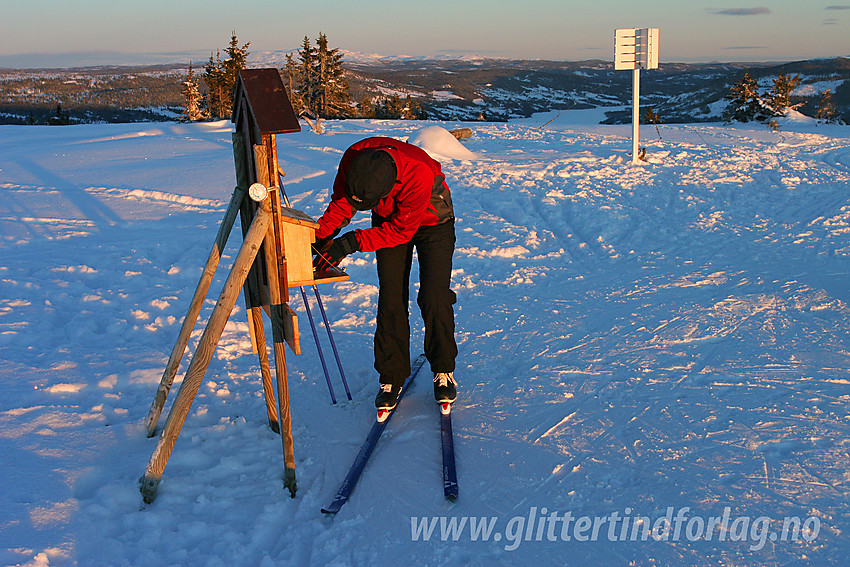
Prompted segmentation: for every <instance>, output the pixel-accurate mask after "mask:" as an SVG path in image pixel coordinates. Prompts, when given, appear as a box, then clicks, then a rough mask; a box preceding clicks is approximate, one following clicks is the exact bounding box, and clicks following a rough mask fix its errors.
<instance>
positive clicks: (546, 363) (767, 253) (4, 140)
mask: <svg viewBox="0 0 850 567" xmlns="http://www.w3.org/2000/svg"><path fill="white" fill-rule="evenodd" d="M548 118H549V117H548V116H547V117H539V116H538V117H535V118H534V119H530V120H524V121H517V122H512V123H507V124H487V123H483V124H474V125H470V124H463V125H462V126H464V127H470V128H472V129H473V132H474V135H473V137H472V138H470V139H469V140H466V141H465V142H464V145H465V147H467V148H468V149H469V150H471V151H472V152H473V154H474V155H475V159H472V160H469V161H465V160H445V161H444V162H443V165H444V173H446V176H447V179H448V182H449V185H450V187H451V188H452V194H453V199H454V203H455V208H456V213H457V216H458V221H457V235H458V242H457V251H456V254H455V265H454V274H453V277H454V280H453V286H454V289H455V290H456V292H457V294H458V304H457V306H456V317H457V337H458V342H459V348H460V356H459V358H458V368H457V371H456V376H457V378H458V381H459V384H460V388H459V400H458V402H457V404H456V406H455V410H454V432H455V447H456V451H457V464H458V477H459V484H460V498H459V499H458V500H457V502H455V503H447V502H445V501H444V499H443V495H442V490H441V488H440V487H441V471H440V464H439V463H440V442H439V421H438V411H437V408H436V406H435V404H434V403H433V401H432V399H431V398H430V395H431V394H430V384H429V380H428V373H427V372H425V371H423V372H422V373H421V374H422V375H421V376H420V377H419V378H418V379H417V383H415V384H414V385H413V388H412V390H411V392H410V393H409V394H408V395H407V396H406V397H405V400H404V401H403V403H402V404H401V405H400V406H399V409H398V414H399V415H397V416H396V417H395V419H394V420H393V421H392V422H391V424H390V426H389V427H388V428H387V431H386V432H385V434H384V438H382V440H381V442H380V444H379V446H378V448H377V450H376V452H375V454H374V455H373V457H372V460H371V461H370V463H369V465H368V466H367V468H366V471H365V473H364V475H363V477H362V479H361V480H360V483H359V485H358V486H357V488H356V489H355V491H354V493H353V494H352V497H351V500H350V501H349V502H348V503H347V504H346V506H345V507H344V508H343V509H342V511H341V512H340V513H339V514H338V515H337V516H335V517H332V518H331V517H324V516H322V515H321V514H320V513H319V509H320V508H321V507H322V506H323V505H324V504H327V503H328V502H330V500H331V499H332V497H333V494H334V493H335V492H336V489H337V487H338V485H339V483H340V481H341V480H342V479H343V477H344V476H345V473H346V471H347V468H348V466H349V465H350V463H351V460H352V459H353V458H354V455H355V453H356V451H357V448H358V447H359V446H360V443H361V442H362V440H363V438H364V437H365V435H366V433H367V432H368V429H369V427H370V425H371V422H372V420H373V419H374V408H373V405H372V399H373V396H374V393H375V391H376V385H377V380H376V376H375V373H374V371H373V370H372V353H371V348H372V333H373V327H374V311H375V307H376V304H377V281H376V280H377V278H376V275H375V268H374V255H373V254H360V255H356V256H354V257H352V258H349V259H347V260H346V261H345V263H344V266H346V269H347V270H348V272H349V273H350V274H351V277H352V280H351V281H350V282H345V283H341V284H336V285H334V286H322V288H321V291H322V292H323V298H324V302H325V307H326V309H327V311H328V314H329V316H330V318H331V319H332V321H333V322H334V330H335V335H334V336H335V339H336V341H337V345H338V347H339V348H340V351H341V352H342V353H343V364H344V366H345V370H346V375H347V377H348V381H349V384H350V386H351V391H352V395H353V398H354V400H353V401H352V402H348V401H344V402H341V403H339V404H338V405H337V406H332V405H331V404H330V401H329V397H328V393H327V389H326V386H325V380H324V376H323V373H322V370H321V366H320V363H319V360H318V356H317V355H316V351H315V346H314V342H313V337H312V335H311V334H310V333H309V331H308V330H307V326H308V325H307V324H306V323H304V322H303V318H304V317H306V314H305V313H304V309H303V305H302V303H301V298H300V296H299V295H298V294H293V296H292V301H291V305H292V306H293V307H294V308H295V309H296V310H297V311H298V312H299V314H300V315H301V317H302V325H301V338H302V348H303V351H304V354H302V355H301V356H300V357H295V356H292V355H291V354H290V355H289V356H288V362H289V380H290V392H291V400H292V413H293V424H294V439H295V455H296V461H297V463H296V470H297V474H298V484H299V490H298V494H297V497H296V498H295V499H290V498H289V495H288V492H287V491H285V490H284V488H283V483H282V481H281V477H282V456H281V445H280V440H279V437H278V436H276V435H274V434H273V433H272V432H271V431H270V430H269V428H268V426H267V420H266V417H265V409H264V402H263V397H262V386H261V382H260V376H259V368H258V364H257V359H256V355H254V354H252V352H251V345H250V340H249V337H248V326H247V320H246V314H245V310H244V307H243V306H240V305H239V304H237V307H236V308H235V309H234V313H233V314H232V316H231V319H230V321H229V322H228V325H227V327H226V329H225V331H224V334H223V336H222V339H221V341H220V343H219V346H218V349H217V350H216V355H215V357H214V358H213V361H212V363H211V365H210V368H209V370H208V372H207V374H206V376H205V378H204V381H203V383H202V385H201V388H200V390H199V393H198V395H197V397H196V399H195V402H194V405H193V407H192V411H191V413H190V415H189V417H188V419H187V421H186V424H185V426H184V427H183V430H182V433H181V435H180V439H179V441H178V443H177V445H176V447H175V450H174V452H173V454H172V456H171V459H170V461H169V463H168V467H167V468H166V470H165V475H164V477H163V481H162V484H161V485H160V488H159V493H158V497H157V499H156V501H155V502H154V503H153V504H151V505H147V506H143V505H142V501H141V496H140V494H139V492H138V488H137V486H136V480H137V479H138V478H139V477H140V476H141V474H142V473H143V472H144V468H145V465H146V464H147V461H148V459H149V458H150V455H151V453H152V451H153V448H154V444H155V442H156V440H155V439H148V438H146V436H145V434H144V427H143V420H144V418H145V416H146V415H147V412H148V408H149V406H150V402H151V401H152V400H153V396H154V394H155V391H156V387H157V384H158V383H159V379H160V377H161V374H162V370H163V368H164V366H165V363H166V360H167V357H168V354H169V353H170V350H171V347H172V346H173V343H174V340H175V339H176V336H177V332H178V330H179V326H180V322H181V320H182V317H183V316H184V315H185V311H186V309H187V308H188V305H189V301H190V299H191V296H192V293H193V291H194V289H195V285H196V284H197V281H198V278H199V277H200V275H201V268H202V266H203V264H204V262H205V260H206V257H207V254H208V252H209V249H210V246H211V245H212V243H213V240H214V238H215V233H216V230H217V225H218V222H219V221H220V218H221V216H222V214H223V211H224V208H225V204H226V203H227V201H228V200H229V197H230V194H231V192H232V189H233V184H234V176H233V171H232V169H233V166H232V153H231V148H230V131H231V129H230V124H229V123H227V122H215V123H207V124H194V125H176V124H155V125H150V124H146V125H139V124H135V125H130V124H126V125H108V126H106V125H92V126H74V127H16V126H3V127H0V195H2V196H3V203H4V204H3V205H0V352H2V357H0V380H2V385H3V388H4V395H3V397H2V399H0V447H2V454H3V455H4V459H3V462H2V465H0V466H2V473H3V477H4V480H5V483H4V489H3V491H2V493H0V509H2V510H3V515H2V520H0V564H4V565H5V564H9V565H17V564H21V565H48V564H49V565H86V566H89V565H142V564H149V565H262V566H271V565H334V566H343V565H372V564H382V565H410V564H423V565H436V564H441V565H482V566H484V565H488V566H489V565H528V564H540V565H614V564H616V565H627V564H636V565H700V566H702V565H706V566H708V565H712V566H713V565H724V566H735V565H744V564H746V565H790V564H800V565H803V564H806V565H808V564H811V565H833V564H834V565H842V564H843V562H844V557H846V555H847V553H848V552H850V544H848V539H847V537H846V534H847V531H848V530H850V509H848V504H847V502H848V496H850V473H848V472H847V463H848V459H850V441H848V433H849V432H850V410H848V404H850V393H849V392H848V384H850V372H848V371H850V343H848V334H847V328H848V327H850V308H848V302H850V286H848V283H847V282H848V272H849V271H850V270H848V268H850V135H848V134H850V132H848V129H847V128H846V127H843V128H842V127H824V126H818V127H815V126H814V125H808V124H793V123H789V124H787V125H785V126H784V127H783V130H781V131H780V132H778V133H777V132H772V131H770V130H768V129H766V128H764V127H763V126H738V127H725V126H722V125H716V124H715V125H675V126H666V125H665V126H661V128H660V130H659V131H658V133H660V136H661V138H660V139H659V136H658V135H657V134H658V133H657V132H656V130H655V128H651V129H650V128H644V129H643V130H642V142H643V143H644V144H645V145H647V147H648V153H647V159H648V163H646V164H643V165H640V166H635V165H632V164H631V163H630V158H629V156H628V155H627V153H626V152H627V150H628V148H629V147H630V140H629V136H630V127H627V126H593V125H571V124H570V122H569V113H564V116H563V117H562V118H559V119H557V120H555V121H553V122H551V123H548V124H547V125H546V126H545V127H542V128H541V127H540V125H541V124H544V123H546V121H547V119H548ZM326 124H327V126H326V128H327V134H325V135H323V136H317V135H314V134H312V133H311V132H302V133H301V134H297V135H280V136H278V151H279V158H280V161H281V165H282V167H283V169H284V170H285V171H286V172H287V175H286V180H287V181H286V190H287V192H288V195H289V197H290V200H291V202H292V204H293V206H294V207H296V208H300V209H302V210H304V211H306V212H307V213H308V214H311V215H312V216H314V217H317V216H319V215H320V214H321V212H322V210H323V205H324V203H326V201H327V198H328V188H329V187H330V185H331V183H332V181H333V176H334V174H335V171H336V163H337V161H338V159H339V157H340V155H341V152H342V151H343V150H344V149H345V148H346V147H348V146H349V145H350V144H351V143H353V142H355V141H356V140H358V139H360V138H362V137H365V136H368V135H389V136H395V137H399V138H402V139H407V138H408V137H411V136H414V135H415V134H416V132H417V130H418V128H419V127H421V126H422V124H419V123H412V122H398V121H382V120H374V121H364V120H351V121H343V122H334V121H328V122H327V123H326ZM439 125H441V126H445V127H446V128H451V127H456V126H459V125H455V124H439ZM361 217H362V218H361ZM367 225H368V218H366V217H365V216H363V215H361V216H360V217H357V218H356V220H355V223H353V224H352V226H353V227H365V226H367ZM238 234H239V231H238V229H237V230H234V231H233V234H232V236H231V240H230V243H229V244H228V247H227V248H226V249H225V251H224V253H223V259H222V267H221V268H220V269H219V273H218V274H217V276H216V280H215V281H214V283H213V286H212V288H211V291H210V294H209V296H208V298H207V301H206V304H205V308H204V310H203V311H202V313H201V318H202V320H204V319H205V318H206V317H208V316H209V314H210V312H211V310H212V307H213V305H214V301H215V299H216V297H217V294H218V290H219V289H220V287H221V284H222V282H223V278H224V275H225V274H226V272H227V269H226V268H227V267H228V266H229V264H230V262H232V259H233V257H235V254H236V250H237V246H238V243H239V240H240V239H239V237H238ZM415 271H416V268H415V267H414V272H415ZM412 279H414V280H415V279H416V276H415V274H414V276H413V278H412ZM310 295H312V294H310ZM412 299H413V297H412ZM240 303H241V302H240ZM315 307H316V306H315V303H313V304H312V308H313V313H314V316H317V311H318V310H317V309H316V308H315ZM411 313H412V318H411V323H412V328H413V338H412V347H411V350H412V354H414V355H415V354H416V353H417V352H419V351H420V350H421V342H422V330H421V320H420V319H419V317H418V313H417V308H416V305H415V301H412V309H411ZM201 331H202V326H201V325H198V326H197V328H196V330H195V332H194V334H193V338H192V340H191V341H190V347H189V352H188V353H187V354H186V356H184V359H183V365H182V367H181V371H180V372H179V373H178V383H177V384H175V388H174V389H172V394H171V396H170V397H169V402H170V401H172V399H173V397H174V395H175V392H176V386H178V385H179V380H180V379H181V377H182V375H183V372H184V371H185V367H186V365H187V364H188V361H189V360H190V357H191V354H192V352H193V351H194V347H195V344H196V343H197V340H198V338H199V337H200V334H201ZM320 334H323V331H321V330H320ZM267 335H269V336H270V333H269V332H268V331H267ZM322 340H323V344H324V348H325V354H326V356H329V355H330V348H329V345H327V344H326V337H324V336H323V337H322ZM329 368H330V371H331V375H332V379H333V380H334V384H335V387H336V392H337V397H338V398H340V399H344V393H343V392H342V386H341V383H340V382H339V378H338V374H337V373H336V369H335V368H334V365H333V363H332V362H331V361H329ZM169 407H170V406H169V405H167V406H166V411H165V412H164V414H163V416H162V418H161V423H160V425H161V424H162V422H164V419H165V417H166V415H167V411H168V409H169ZM532 507H535V508H536V509H541V508H544V507H545V508H547V509H548V510H549V511H559V512H560V513H564V512H566V511H571V512H572V514H573V515H574V516H582V515H589V516H604V515H608V514H610V513H611V512H614V511H619V512H620V513H621V514H623V513H624V510H632V511H633V513H634V515H644V516H649V517H651V518H653V519H654V518H656V517H660V516H663V515H664V513H665V511H666V509H667V508H668V507H674V508H677V509H680V508H683V507H690V509H691V512H690V514H691V516H694V515H698V516H704V517H708V516H719V515H720V514H721V513H722V511H723V509H724V507H730V508H731V510H732V516H733V518H734V517H736V516H750V517H752V518H756V517H758V516H767V517H770V518H772V519H773V522H772V524H771V526H772V527H773V528H774V529H778V528H780V527H781V525H779V523H780V521H781V519H782V518H783V517H785V516H798V517H801V518H806V517H810V516H815V517H817V518H818V519H819V520H820V522H821V530H820V533H819V535H818V537H817V538H816V539H815V540H814V541H811V542H806V541H798V542H782V541H776V542H773V541H768V542H766V545H764V547H763V548H761V549H758V550H754V549H752V548H751V547H750V546H751V544H752V542H751V541H743V542H736V541H728V540H727V541H718V540H717V538H716V537H715V539H713V540H712V541H705V540H698V541H687V540H685V539H684V538H682V539H681V540H679V541H667V542H664V541H662V542H656V541H652V540H650V541H636V542H635V541H622V542H620V541H614V542H611V541H608V540H607V539H601V540H600V541H595V542H576V541H571V542H563V541H558V542H550V541H547V540H546V539H545V538H544V539H543V540H542V541H534V540H533V538H532V541H523V542H522V544H521V545H519V547H518V548H517V549H516V550H514V551H508V550H506V540H505V539H503V540H502V541H500V542H497V541H486V542H484V541H470V538H469V535H468V533H465V534H463V536H462V537H461V538H460V539H459V540H457V541H451V540H449V541H440V538H439V537H438V535H435V536H433V537H432V538H431V540H430V541H412V540H411V539H412V538H411V532H410V529H411V524H410V518H411V517H417V518H418V517H426V516H448V517H455V518H458V519H459V518H461V517H498V518H499V521H498V524H497V531H501V532H502V533H504V530H505V525H506V524H507V523H508V521H509V520H510V519H511V518H513V517H515V516H526V517H527V516H528V514H529V510H530V509H531V508H532ZM437 532H439V527H438V528H437ZM603 533H604V530H603ZM154 542H155V543H154Z"/></svg>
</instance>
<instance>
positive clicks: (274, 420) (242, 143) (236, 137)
mask: <svg viewBox="0 0 850 567" xmlns="http://www.w3.org/2000/svg"><path fill="white" fill-rule="evenodd" d="M246 112H247V109H243V113H246ZM232 139H233V161H234V163H235V166H236V179H237V181H238V183H239V185H240V186H241V187H246V188H247V187H249V186H250V185H251V180H252V179H255V178H256V172H255V170H256V168H255V166H254V164H253V160H250V159H248V156H249V154H248V148H249V147H250V145H248V146H246V139H245V136H244V135H243V134H242V133H241V132H234V133H233V136H232ZM252 207H253V203H252V201H250V200H248V199H244V200H243V203H242V208H241V209H240V214H241V220H242V232H243V237H244V234H246V233H247V231H248V226H249V225H250V223H251V217H252V215H253V209H252ZM259 270H260V266H259V265H258V263H256V262H255V263H254V265H253V266H252V267H251V272H250V273H249V274H248V278H247V280H246V282H245V286H244V293H245V309H246V311H247V312H248V330H249V332H250V333H251V348H252V350H253V351H254V352H255V353H257V357H258V358H259V361H260V376H261V377H262V382H263V397H264V399H265V402H266V415H268V418H269V427H270V428H271V430H272V431H274V432H275V433H280V424H279V422H278V415H277V409H276V407H275V400H274V387H273V386H272V379H271V368H270V367H269V353H268V348H267V347H266V333H265V331H264V330H263V312H262V300H261V289H262V286H261V285H260V273H259Z"/></svg>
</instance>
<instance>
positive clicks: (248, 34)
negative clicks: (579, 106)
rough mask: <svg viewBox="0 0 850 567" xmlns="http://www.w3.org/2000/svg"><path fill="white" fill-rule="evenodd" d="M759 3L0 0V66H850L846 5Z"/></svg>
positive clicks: (833, 1) (786, 0)
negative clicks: (296, 52)
mask: <svg viewBox="0 0 850 567" xmlns="http://www.w3.org/2000/svg"><path fill="white" fill-rule="evenodd" d="M757 1H758V2H760V4H758V3H741V2H742V0H725V3H724V2H723V0H721V1H720V3H718V2H714V1H709V2H705V1H699V0H698V1H690V2H683V1H682V0H644V1H643V2H627V1H625V0H598V1H594V2H574V1H563V0H560V1H559V0H524V1H523V2H516V1H515V0H510V1H508V0H460V1H450V0H432V1H431V2H428V3H425V2H409V1H406V0H395V1H393V2H389V1H386V0H361V1H359V2H356V3H354V2H346V3H343V2H339V0H312V1H311V3H310V4H306V3H303V2H298V3H296V2H291V1H289V0H284V1H281V0H245V1H243V2H242V3H241V4H240V5H239V6H234V5H233V4H234V3H233V2H232V1H230V0H228V1H224V0H204V1H201V0H181V1H180V2H174V1H173V0H145V1H137V2H133V3H128V2H125V1H118V2H116V1H115V0H110V1H104V0H75V1H74V2H67V1H65V2H58V1H56V0H31V1H30V2H20V1H18V0H0V6H2V14H3V17H2V23H0V66H5V67H26V66H40V67H45V66H53V65H55V66H75V65H85V64H110V63H113V64H121V63H126V64H135V63H156V62H162V63H171V62H179V61H183V60H188V59H194V60H196V61H198V60H199V59H201V60H205V59H207V58H208V57H209V54H210V52H211V51H214V50H215V49H217V48H224V47H226V46H227V44H228V42H229V40H230V35H231V32H232V31H235V32H236V34H237V37H238V38H239V40H240V43H244V42H250V43H251V46H250V48H249V50H250V51H251V53H252V54H259V53H262V52H266V51H288V50H291V49H295V48H297V47H298V46H299V44H300V42H301V40H302V39H303V37H304V36H305V35H306V36H308V37H310V38H311V39H314V38H315V37H316V36H317V35H318V34H319V32H323V33H325V34H327V36H328V39H329V41H330V44H331V46H333V47H340V48H342V49H345V50H348V51H354V52H360V53H366V54H371V53H375V54H380V55H386V56H399V55H407V56H437V55H457V56H462V55H480V56H485V57H487V56H489V57H501V58H517V59H552V60H576V61H577V60H586V59H603V60H608V59H612V58H613V32H614V30H615V29H617V28H633V27H656V28H659V29H660V42H659V43H660V60H661V62H662V63H663V62H708V61H728V62H733V61H753V62H755V61H764V62H768V61H792V60H802V59H812V58H820V57H839V56H842V57H846V56H850V3H847V4H841V3H840V2H842V0H808V1H806V2H803V1H802V0H757ZM843 1H844V2H848V0H843ZM305 6H309V8H305Z"/></svg>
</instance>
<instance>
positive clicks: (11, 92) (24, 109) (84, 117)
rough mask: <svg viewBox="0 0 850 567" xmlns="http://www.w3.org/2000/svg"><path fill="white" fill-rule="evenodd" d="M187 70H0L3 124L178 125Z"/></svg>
mask: <svg viewBox="0 0 850 567" xmlns="http://www.w3.org/2000/svg"><path fill="white" fill-rule="evenodd" d="M185 77H186V68H185V66H184V65H169V66H152V67H89V68H84V69H45V70H0V123H2V124H48V123H50V122H51V121H53V122H56V121H57V119H61V118H65V119H66V120H67V123H80V122H149V121H163V120H175V119H177V118H178V117H179V116H180V114H181V113H182V112H183V104H184V102H183V97H182V96H181V95H180V89H181V87H182V81H184V80H185Z"/></svg>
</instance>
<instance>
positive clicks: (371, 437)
mask: <svg viewBox="0 0 850 567" xmlns="http://www.w3.org/2000/svg"><path fill="white" fill-rule="evenodd" d="M424 364H425V355H424V354H420V355H419V357H418V358H417V359H416V360H415V361H414V362H413V366H412V368H411V371H410V376H408V377H407V380H405V382H404V386H403V387H402V389H401V394H400V395H399V400H398V401H399V402H401V398H402V397H404V393H405V392H407V390H408V388H409V387H410V385H411V384H412V383H413V379H414V378H415V377H416V374H417V373H418V372H419V369H420V368H422V366H423V365H424ZM396 407H398V406H396ZM394 412H395V409H393V410H392V411H390V412H387V414H386V415H383V416H381V415H379V418H380V419H378V418H376V419H375V423H374V425H372V429H371V430H370V431H369V434H368V435H367V436H366V441H364V442H363V445H362V446H361V447H360V451H359V452H358V453H357V456H356V457H355V458H354V463H353V464H352V465H351V468H350V469H348V474H347V475H345V480H343V481H342V485H340V487H339V490H338V491H337V493H336V496H334V499H333V502H331V503H330V505H328V506H327V507H325V508H322V513H323V514H336V513H337V512H339V510H340V508H342V505H343V504H345V503H346V502H347V501H348V497H349V496H350V495H351V491H352V490H354V485H356V484H357V481H358V479H359V478H360V475H361V474H362V473H363V469H364V468H365V467H366V462H367V461H368V460H369V457H370V456H371V455H372V451H374V450H375V446H376V445H377V444H378V439H380V438H381V434H382V433H383V432H384V429H385V428H386V426H387V422H388V421H389V418H390V417H392V414H393V413H394Z"/></svg>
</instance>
